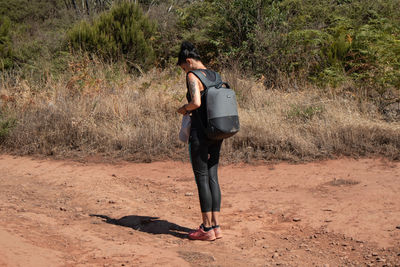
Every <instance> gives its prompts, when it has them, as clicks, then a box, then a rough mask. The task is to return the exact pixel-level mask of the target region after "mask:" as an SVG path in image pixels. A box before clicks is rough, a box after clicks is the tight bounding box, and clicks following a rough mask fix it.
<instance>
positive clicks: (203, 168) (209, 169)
mask: <svg viewBox="0 0 400 267" xmlns="http://www.w3.org/2000/svg"><path fill="white" fill-rule="evenodd" d="M221 144H222V141H213V140H209V139H207V138H206V137H205V135H204V133H203V132H202V131H201V130H197V129H195V128H192V129H191V131H190V138H189V151H190V158H191V163H192V168H193V172H194V176H195V178H196V184H197V189H198V191H199V198H200V207H201V211H202V212H210V211H220V207H221V190H220V189H219V184H218V162H219V152H220V150H221Z"/></svg>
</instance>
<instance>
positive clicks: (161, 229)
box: [90, 214, 193, 238]
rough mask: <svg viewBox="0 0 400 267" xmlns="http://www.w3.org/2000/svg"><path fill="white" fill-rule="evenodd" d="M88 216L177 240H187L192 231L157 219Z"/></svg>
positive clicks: (146, 217)
mask: <svg viewBox="0 0 400 267" xmlns="http://www.w3.org/2000/svg"><path fill="white" fill-rule="evenodd" d="M90 216H91V217H99V218H102V219H103V220H104V221H105V222H106V223H110V224H114V225H120V226H125V227H130V228H132V229H134V230H137V231H141V232H145V233H149V234H155V235H160V234H165V235H172V236H175V237H179V238H187V235H188V233H189V232H191V231H193V229H190V228H186V227H183V226H180V225H177V224H175V223H171V222H169V221H166V220H159V217H149V216H138V215H129V216H124V217H122V218H120V219H113V218H110V217H108V216H106V215H101V214H90Z"/></svg>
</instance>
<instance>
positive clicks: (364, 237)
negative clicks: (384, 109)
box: [0, 155, 400, 266]
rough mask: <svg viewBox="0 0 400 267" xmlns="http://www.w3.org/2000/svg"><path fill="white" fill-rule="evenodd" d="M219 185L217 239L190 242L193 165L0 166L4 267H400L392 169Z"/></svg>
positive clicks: (326, 170) (281, 175)
mask: <svg viewBox="0 0 400 267" xmlns="http://www.w3.org/2000/svg"><path fill="white" fill-rule="evenodd" d="M219 174H220V184H221V188H222V197H223V200H222V214H221V219H222V223H221V227H222V230H223V233H224V238H222V239H220V240H217V241H214V242H202V241H190V240H187V239H186V231H187V230H188V229H187V228H195V227H197V226H198V225H199V224H200V216H199V202H198V196H197V190H196V186H195V183H194V180H193V175H192V171H191V167H190V165H189V164H188V163H180V162H156V163H149V164H145V163H144V164H136V163H125V162H124V163H114V164H107V163H77V162H73V161H56V160H50V159H45V160H43V159H34V158H29V157H13V156H9V155H0V266H139V265H140V266H155V265H164V266H275V265H280V266H310V265H315V266H328V265H330V266H337V265H341V266H343V265H357V266H359V265H364V266H365V265H369V266H384V265H386V266H400V229H397V228H396V227H398V226H399V228H400V194H399V192H400V163H399V162H390V161H387V160H384V159H360V160H353V159H347V158H346V159H339V160H329V161H322V162H315V163H308V164H301V165H290V164H287V163H280V164H276V165H259V166H253V165H245V164H239V165H228V166H222V167H221V168H220V173H219ZM147 216H150V217H154V218H150V217H147ZM155 217H158V219H157V218H155ZM293 219H295V220H296V221H294V220H293Z"/></svg>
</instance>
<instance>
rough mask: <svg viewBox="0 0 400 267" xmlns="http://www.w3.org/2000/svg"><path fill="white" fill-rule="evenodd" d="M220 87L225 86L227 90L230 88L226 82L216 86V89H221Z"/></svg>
mask: <svg viewBox="0 0 400 267" xmlns="http://www.w3.org/2000/svg"><path fill="white" fill-rule="evenodd" d="M222 85H225V88H229V89H230V88H231V86H230V85H229V83H227V82H221V83H220V84H218V86H217V87H216V88H217V89H219V88H221V87H222Z"/></svg>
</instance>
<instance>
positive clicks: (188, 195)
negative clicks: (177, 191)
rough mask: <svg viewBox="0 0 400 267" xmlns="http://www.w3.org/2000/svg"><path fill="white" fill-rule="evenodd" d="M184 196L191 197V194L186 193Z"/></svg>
mask: <svg viewBox="0 0 400 267" xmlns="http://www.w3.org/2000/svg"><path fill="white" fill-rule="evenodd" d="M185 196H187V197H190V196H193V193H192V192H187V193H185Z"/></svg>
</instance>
